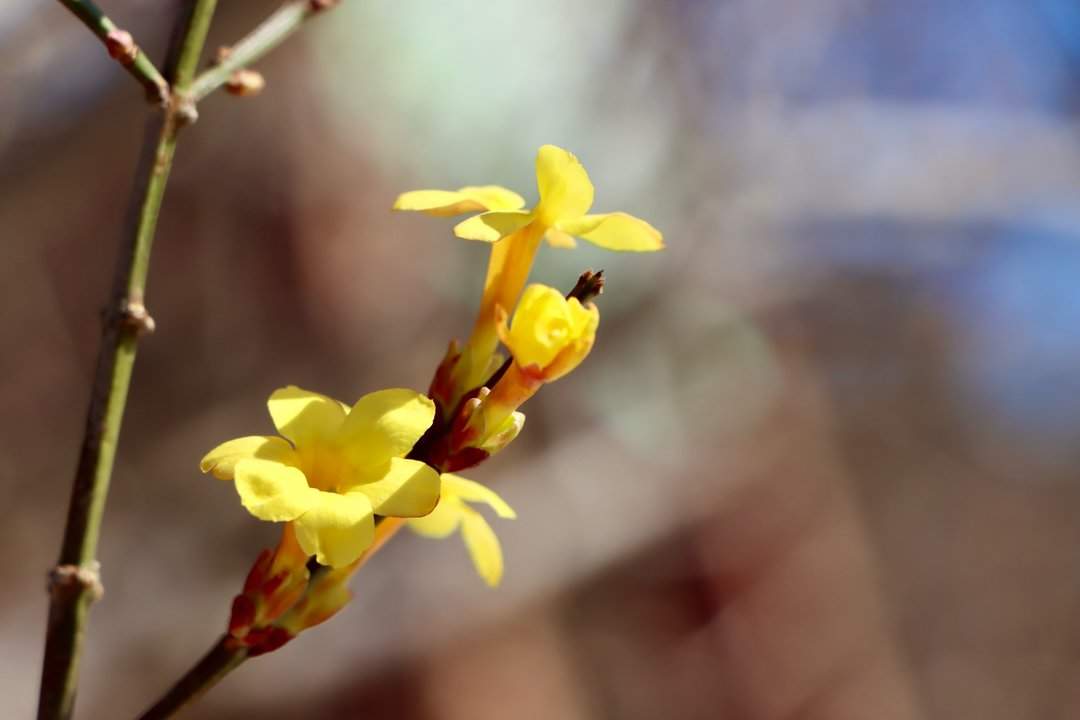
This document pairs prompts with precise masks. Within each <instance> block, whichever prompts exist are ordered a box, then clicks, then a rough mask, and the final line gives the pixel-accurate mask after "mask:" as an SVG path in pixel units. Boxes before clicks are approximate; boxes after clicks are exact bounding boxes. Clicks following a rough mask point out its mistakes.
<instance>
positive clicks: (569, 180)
mask: <svg viewBox="0 0 1080 720" xmlns="http://www.w3.org/2000/svg"><path fill="white" fill-rule="evenodd" d="M536 185H537V188H538V189H539V191H540V204H539V205H537V206H536V215H537V217H538V218H539V219H540V222H541V223H543V224H544V225H545V226H546V227H554V226H555V225H556V224H558V222H559V221H560V220H569V219H573V218H576V217H580V216H582V215H584V214H585V213H587V212H589V208H591V207H592V204H593V185H592V183H591V182H590V181H589V175H588V173H586V172H585V168H584V167H582V165H581V163H580V162H578V159H577V158H576V157H574V154H573V153H571V152H568V151H566V150H563V149H562V148H560V147H555V146H554V145H544V146H543V147H541V148H540V151H539V152H538V153H537V154H536Z"/></svg>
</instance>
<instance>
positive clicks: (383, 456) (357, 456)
mask: <svg viewBox="0 0 1080 720" xmlns="http://www.w3.org/2000/svg"><path fill="white" fill-rule="evenodd" d="M434 419H435V403H433V402H432V401H431V399H430V398H428V397H427V396H425V395H421V394H420V393H418V392H416V391H414V390H406V389H403V388H394V389H390V390H379V391H378V392H373V393H368V394H367V395H365V396H364V397H362V398H360V399H359V400H358V401H357V402H356V404H355V405H353V407H352V410H350V411H349V415H348V417H346V418H345V422H344V423H342V425H341V429H340V431H339V433H338V436H337V439H338V443H339V444H340V447H341V449H342V452H343V453H345V454H346V455H347V456H348V457H349V458H351V459H352V460H353V462H354V464H355V465H356V466H357V467H360V468H372V467H376V466H379V465H383V464H384V463H386V461H387V460H389V459H390V458H392V457H402V456H404V455H406V454H408V452H409V451H410V450H412V446H413V445H415V444H416V441H417V440H419V439H420V436H421V435H423V434H424V433H425V432H427V429H428V428H429V427H431V422H432V420H434Z"/></svg>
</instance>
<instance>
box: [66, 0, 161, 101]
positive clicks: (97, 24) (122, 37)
mask: <svg viewBox="0 0 1080 720" xmlns="http://www.w3.org/2000/svg"><path fill="white" fill-rule="evenodd" d="M60 3H61V4H63V6H64V7H66V8H67V9H68V10H70V11H71V12H72V13H73V14H74V15H75V17H77V18H79V19H80V20H82V22H83V24H84V25H86V27H88V28H90V29H91V30H92V31H93V33H94V34H95V35H97V36H98V38H99V39H100V40H101V42H102V43H104V45H105V49H106V50H108V51H109V55H110V56H111V57H112V58H113V59H114V60H116V61H117V62H118V63H120V64H121V65H122V66H123V67H124V69H125V70H127V71H128V73H130V74H131V76H132V77H133V78H135V79H136V80H138V81H139V82H140V83H141V84H142V86H143V87H144V88H146V96H147V98H149V99H151V100H153V101H154V102H157V103H158V104H160V105H165V103H166V102H167V101H168V99H169V83H168V82H167V81H166V80H165V77H164V76H163V75H162V74H161V72H160V71H159V70H158V69H157V67H156V66H155V65H154V63H153V62H151V60H150V58H149V57H147V56H146V53H145V52H143V51H142V49H141V48H139V47H138V46H137V45H136V44H135V41H134V40H133V39H132V37H131V34H130V33H128V32H127V31H126V30H121V29H120V28H119V27H117V25H116V23H114V22H113V21H112V20H110V19H109V17H108V16H107V15H106V14H105V13H104V12H102V10H101V8H99V7H98V6H97V5H95V4H94V3H93V2H92V1H91V0H60Z"/></svg>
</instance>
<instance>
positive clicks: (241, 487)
mask: <svg viewBox="0 0 1080 720" xmlns="http://www.w3.org/2000/svg"><path fill="white" fill-rule="evenodd" d="M236 492H237V493H238V494H239V495H240V502H241V503H242V504H243V505H244V507H245V508H247V511H248V512H249V513H251V514H252V515H254V516H255V517H257V518H259V519H260V520H268V521H270V522H284V521H286V520H295V519H296V518H298V517H300V516H301V515H303V514H304V513H305V512H307V511H308V510H309V509H310V508H311V507H312V505H313V504H314V503H315V501H316V495H317V493H318V491H317V490H314V489H312V488H311V487H309V486H308V482H307V478H306V477H305V476H304V473H302V472H300V471H299V470H298V469H296V468H294V467H289V466H288V465H282V464H281V463H277V462H274V461H272V460H251V459H248V460H241V461H240V462H238V463H237V464H236Z"/></svg>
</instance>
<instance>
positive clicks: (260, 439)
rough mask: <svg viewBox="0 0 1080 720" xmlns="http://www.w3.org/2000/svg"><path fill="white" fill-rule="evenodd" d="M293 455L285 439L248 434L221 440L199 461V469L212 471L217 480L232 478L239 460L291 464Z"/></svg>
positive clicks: (290, 446) (293, 461) (293, 462)
mask: <svg viewBox="0 0 1080 720" xmlns="http://www.w3.org/2000/svg"><path fill="white" fill-rule="evenodd" d="M295 455H296V453H295V451H294V450H293V448H292V445H290V444H289V442H288V441H287V440H283V439H281V438H279V437H266V436H263V435H249V436H248V437H242V438H236V439H235V440H229V441H228V442H223V443H221V444H220V445H218V446H217V447H216V448H214V449H213V450H211V451H210V452H208V453H206V455H205V456H203V459H202V460H200V461H199V469H200V470H201V471H202V472H204V473H205V472H208V473H213V475H214V477H216V478H217V479H218V480H232V479H233V473H234V471H235V468H236V463H238V462H240V461H241V460H248V459H250V458H258V459H261V460H273V461H275V462H279V463H282V464H285V465H293V464H295V460H294V458H295Z"/></svg>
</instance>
